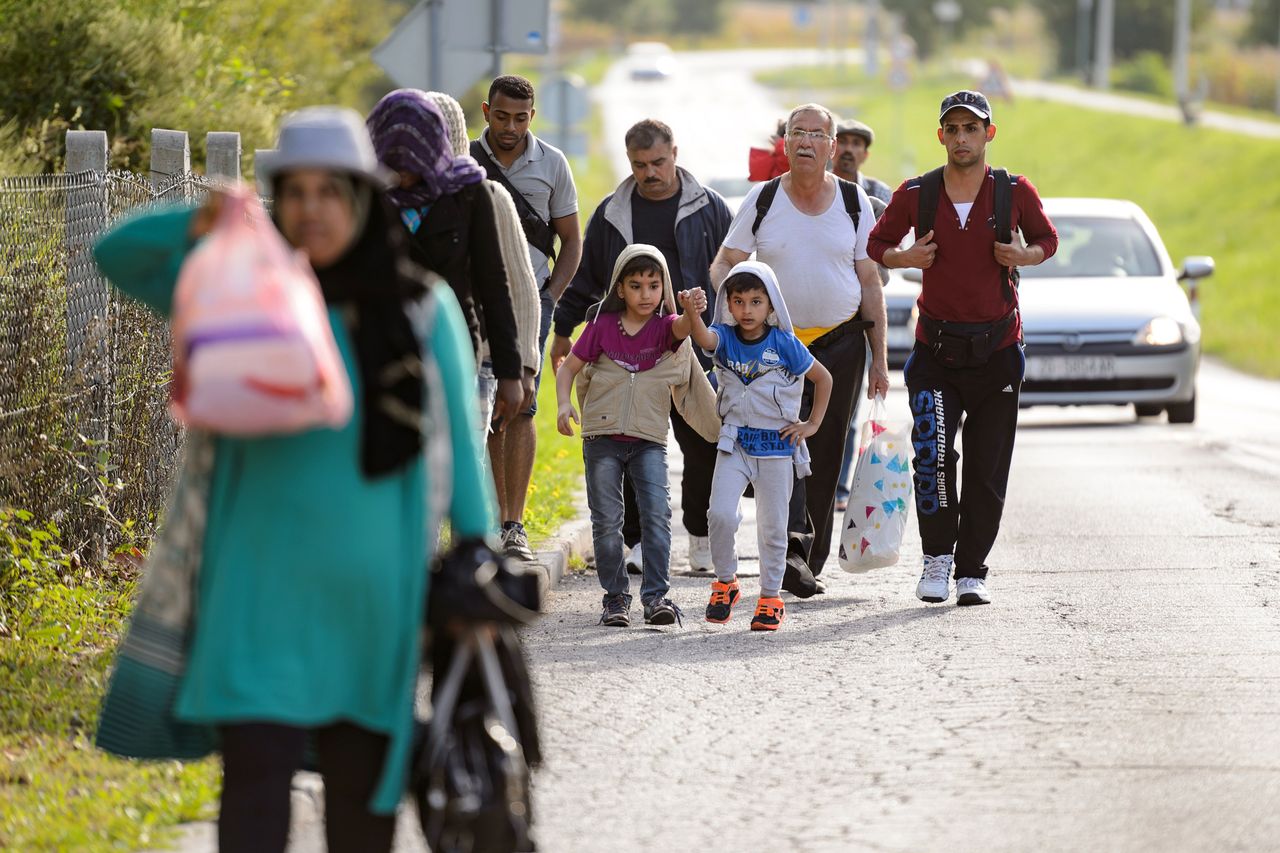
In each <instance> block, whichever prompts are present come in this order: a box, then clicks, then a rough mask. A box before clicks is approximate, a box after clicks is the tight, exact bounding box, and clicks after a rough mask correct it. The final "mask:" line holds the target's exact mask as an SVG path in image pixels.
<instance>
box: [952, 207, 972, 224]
mask: <svg viewBox="0 0 1280 853" xmlns="http://www.w3.org/2000/svg"><path fill="white" fill-rule="evenodd" d="M955 209H956V213H958V214H959V215H960V227H961V228H963V227H964V226H965V223H966V222H968V221H969V211H971V210H973V202H971V201H965V202H961V203H960V204H957V205H955Z"/></svg>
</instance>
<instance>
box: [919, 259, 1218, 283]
mask: <svg viewBox="0 0 1280 853" xmlns="http://www.w3.org/2000/svg"><path fill="white" fill-rule="evenodd" d="M1210 263H1212V261H1211V262H1210ZM902 277H903V278H905V279H906V280H907V281H914V282H915V283H916V284H923V283H924V270H922V269H920V268H919V267H904V268H903V270H902Z"/></svg>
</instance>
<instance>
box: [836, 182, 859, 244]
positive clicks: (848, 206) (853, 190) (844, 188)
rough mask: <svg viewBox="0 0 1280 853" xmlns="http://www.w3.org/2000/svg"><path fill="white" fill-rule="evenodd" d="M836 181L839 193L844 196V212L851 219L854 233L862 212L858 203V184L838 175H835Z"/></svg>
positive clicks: (856, 230)
mask: <svg viewBox="0 0 1280 853" xmlns="http://www.w3.org/2000/svg"><path fill="white" fill-rule="evenodd" d="M836 183H837V184H838V185H839V187H840V195H841V196H842V197H843V198H844V212H845V213H847V214H849V218H850V219H852V220H853V233H854V234H855V235H856V234H857V233H858V218H859V216H861V214H862V205H861V204H859V203H858V185H857V184H855V183H854V182H853V181H846V180H845V179H844V178H842V177H840V176H839V175H837V176H836Z"/></svg>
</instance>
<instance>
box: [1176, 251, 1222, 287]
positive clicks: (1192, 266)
mask: <svg viewBox="0 0 1280 853" xmlns="http://www.w3.org/2000/svg"><path fill="white" fill-rule="evenodd" d="M1213 269H1214V264H1213V258H1211V257H1209V256H1208V255H1193V256H1191V257H1189V258H1187V259H1186V260H1185V261H1183V262H1182V269H1181V270H1179V271H1178V281H1186V280H1187V279H1197V278H1205V277H1206V276H1211V275H1213Z"/></svg>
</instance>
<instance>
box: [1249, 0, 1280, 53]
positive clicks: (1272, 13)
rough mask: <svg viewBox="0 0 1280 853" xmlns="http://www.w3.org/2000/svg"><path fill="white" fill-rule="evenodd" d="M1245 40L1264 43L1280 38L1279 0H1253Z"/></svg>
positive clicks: (1270, 43) (1273, 42) (1271, 42)
mask: <svg viewBox="0 0 1280 853" xmlns="http://www.w3.org/2000/svg"><path fill="white" fill-rule="evenodd" d="M1245 40H1246V41H1248V42H1249V43H1250V44H1266V45H1274V44H1275V43H1276V42H1277V40H1280V0H1253V7H1252V9H1251V11H1250V13H1249V29H1248V30H1247V31H1246V32H1245Z"/></svg>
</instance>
